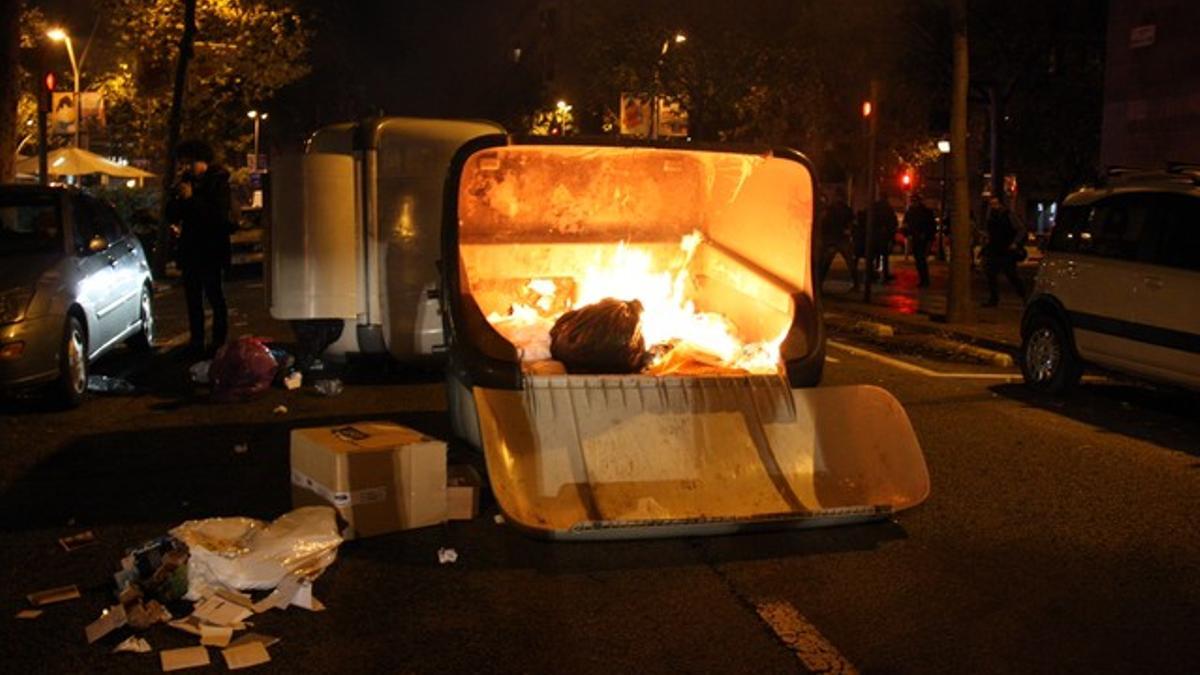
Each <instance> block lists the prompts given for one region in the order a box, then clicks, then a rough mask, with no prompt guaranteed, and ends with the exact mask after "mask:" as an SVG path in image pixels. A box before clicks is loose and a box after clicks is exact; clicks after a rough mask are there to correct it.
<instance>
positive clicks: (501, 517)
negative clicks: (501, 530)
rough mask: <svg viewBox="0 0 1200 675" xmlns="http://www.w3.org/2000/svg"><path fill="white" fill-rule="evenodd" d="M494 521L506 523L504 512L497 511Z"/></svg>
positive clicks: (493, 517)
mask: <svg viewBox="0 0 1200 675" xmlns="http://www.w3.org/2000/svg"><path fill="white" fill-rule="evenodd" d="M492 522H493V523H496V524H497V525H503V524H504V514H503V513H497V514H496V515H494V516H492Z"/></svg>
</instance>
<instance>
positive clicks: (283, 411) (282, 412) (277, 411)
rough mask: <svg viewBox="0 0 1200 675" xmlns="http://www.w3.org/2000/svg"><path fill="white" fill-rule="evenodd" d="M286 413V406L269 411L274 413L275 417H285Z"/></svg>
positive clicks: (279, 406) (278, 406)
mask: <svg viewBox="0 0 1200 675" xmlns="http://www.w3.org/2000/svg"><path fill="white" fill-rule="evenodd" d="M287 411H288V407H287V406H286V405H277V406H275V408H274V409H272V410H271V412H273V413H275V414H276V415H286V414H287Z"/></svg>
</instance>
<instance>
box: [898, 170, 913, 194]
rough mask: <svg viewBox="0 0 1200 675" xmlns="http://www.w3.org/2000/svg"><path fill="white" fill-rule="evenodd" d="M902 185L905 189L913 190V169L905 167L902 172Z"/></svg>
mask: <svg viewBox="0 0 1200 675" xmlns="http://www.w3.org/2000/svg"><path fill="white" fill-rule="evenodd" d="M900 187H901V188H903V189H904V190H911V189H912V187H913V174H912V169H905V170H904V171H902V172H901V173H900Z"/></svg>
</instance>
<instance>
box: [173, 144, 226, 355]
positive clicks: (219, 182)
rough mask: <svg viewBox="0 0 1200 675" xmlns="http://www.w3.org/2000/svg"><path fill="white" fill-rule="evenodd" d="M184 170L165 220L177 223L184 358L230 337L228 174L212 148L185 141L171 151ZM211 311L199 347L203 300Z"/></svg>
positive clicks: (209, 351)
mask: <svg viewBox="0 0 1200 675" xmlns="http://www.w3.org/2000/svg"><path fill="white" fill-rule="evenodd" d="M176 156H177V157H178V158H179V162H180V164H181V165H182V166H183V167H184V170H183V173H182V175H181V176H180V179H179V181H178V182H177V184H176V187H175V196H174V198H173V199H172V200H171V202H170V204H169V205H168V210H167V214H168V219H169V220H170V221H171V222H172V223H175V224H177V227H178V234H179V243H178V247H177V249H176V256H175V257H176V262H177V263H178V264H179V268H180V270H181V271H182V272H183V288H184V294H185V296H186V298H187V311H188V329H189V331H190V333H191V339H190V341H189V343H188V355H189V356H190V357H194V358H199V357H201V356H205V355H207V356H209V357H211V356H212V355H213V354H215V353H216V351H217V349H219V348H220V347H221V345H223V344H225V340H226V338H227V337H228V332H229V310H228V307H227V306H226V304H225V292H224V289H223V288H222V287H221V283H222V277H223V276H224V274H225V273H226V272H227V271H228V270H229V267H230V262H231V255H232V252H231V248H230V242H229V235H230V234H231V233H232V231H233V226H234V223H233V222H232V218H231V217H230V205H231V197H230V193H229V172H227V171H226V170H225V169H223V168H221V167H220V166H218V165H216V164H214V162H213V151H212V147H211V146H209V145H208V144H207V143H205V142H203V141H185V142H183V143H181V144H180V145H179V148H178V149H177V150H176ZM205 298H207V299H208V304H209V307H211V308H212V314H213V320H212V342H211V343H210V344H209V346H208V349H207V350H206V349H205V343H204V299H205Z"/></svg>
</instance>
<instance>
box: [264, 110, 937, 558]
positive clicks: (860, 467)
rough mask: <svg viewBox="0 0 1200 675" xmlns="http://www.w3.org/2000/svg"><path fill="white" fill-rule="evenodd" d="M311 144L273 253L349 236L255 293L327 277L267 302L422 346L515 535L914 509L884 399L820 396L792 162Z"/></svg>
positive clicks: (905, 443) (686, 152) (848, 516)
mask: <svg viewBox="0 0 1200 675" xmlns="http://www.w3.org/2000/svg"><path fill="white" fill-rule="evenodd" d="M447 124H448V123H447ZM333 138H345V139H348V140H347V142H345V143H340V144H339V143H332V142H330V139H333ZM314 139H316V140H315V141H314V143H313V144H312V145H311V146H310V149H309V154H308V155H306V156H305V157H303V158H300V160H299V161H298V163H296V164H295V166H296V167H297V170H296V171H295V172H293V173H294V174H296V175H310V176H317V175H322V176H326V177H325V178H322V179H321V180H320V181H316V182H310V184H309V185H308V186H304V185H297V186H293V188H292V189H288V187H287V186H284V185H279V184H277V185H274V186H273V190H274V191H275V192H276V194H277V195H279V196H280V198H282V195H284V194H290V195H293V196H299V197H301V199H296V198H294V197H293V198H292V199H291V201H290V202H288V203H286V204H284V208H282V209H281V208H278V206H276V207H275V208H274V212H275V214H276V215H275V221H276V228H277V231H276V232H275V233H273V235H272V238H273V239H278V238H280V237H288V236H289V233H287V232H280V231H279V227H280V222H281V221H282V220H285V219H290V222H298V223H304V224H305V225H304V227H305V228H306V231H307V234H305V236H306V237H307V239H306V241H315V240H316V239H320V238H321V237H316V239H314V236H313V235H312V233H313V232H320V231H322V230H323V229H325V228H326V227H327V226H326V224H325V221H326V220H329V219H330V218H334V220H333V221H330V223H331V226H333V227H336V228H337V229H338V231H339V232H341V233H342V234H341V235H339V236H338V237H336V238H330V237H324V238H325V239H329V241H330V242H332V243H334V244H337V245H336V246H325V245H322V246H320V247H317V248H314V249H312V250H309V251H304V252H301V251H294V252H285V253H286V254H285V255H282V256H280V255H274V256H273V258H272V265H275V266H276V267H275V269H274V270H273V272H272V276H273V278H274V279H275V280H276V281H277V282H278V281H283V280H285V279H288V278H289V275H291V274H293V272H292V270H296V275H297V276H298V277H304V275H308V274H310V273H311V271H312V270H320V271H322V274H326V275H327V276H328V277H329V278H330V279H331V280H335V281H336V280H341V282H342V284H343V286H344V288H343V291H344V292H342V294H341V295H340V296H338V298H337V299H336V301H332V300H331V299H330V298H329V297H327V296H321V295H320V294H319V292H323V291H322V290H321V289H324V288H325V286H324V285H323V284H322V283H321V282H320V280H319V279H316V278H313V279H307V278H304V279H297V281H296V283H287V284H282V283H280V284H277V285H276V286H275V287H274V290H273V291H272V298H273V311H274V312H275V313H276V315H277V316H280V318H289V319H292V320H294V321H297V323H303V322H310V323H313V322H322V321H327V320H333V321H334V322H336V323H340V324H344V326H345V327H346V328H348V329H351V330H345V331H344V333H343V332H342V331H338V332H339V334H342V335H343V338H342V339H341V340H340V341H339V344H341V345H344V344H346V340H345V335H347V334H348V335H352V336H354V335H356V336H357V337H358V343H359V346H360V347H362V346H363V345H365V344H367V343H368V342H369V340H368V339H367V338H369V336H371V335H381V336H382V337H383V340H382V342H383V343H386V350H387V351H389V352H390V353H391V354H392V355H393V356H394V357H396V358H398V359H401V360H408V359H409V358H412V357H413V356H414V349H413V345H414V344H418V345H419V344H436V345H439V348H438V350H437V351H439V352H441V351H445V352H446V354H447V355H448V359H449V364H448V392H449V402H450V408H451V416H452V423H453V428H454V430H455V432H456V433H457V434H458V435H459V436H461V437H462V438H465V439H467V440H468V441H470V442H471V443H472V444H473V445H475V446H476V447H478V448H480V449H481V450H482V451H483V453H484V454H485V457H486V460H487V469H488V474H489V480H490V482H491V487H492V490H493V492H494V493H495V495H496V498H497V501H498V502H499V505H500V507H501V509H502V510H503V511H504V514H505V516H506V518H507V521H508V522H511V523H513V524H514V525H516V526H518V527H521V528H523V529H525V530H526V531H528V532H530V533H535V534H540V535H544V536H550V537H556V538H622V537H634V536H674V535H681V534H709V533H722V532H731V531H737V530H743V529H753V528H759V527H781V526H793V527H810V526H820V525H831V524H839V523H849V522H856V521H863V520H870V519H877V518H882V517H886V516H887V515H888V514H890V513H892V512H895V511H897V510H900V509H904V508H908V507H911V506H914V505H916V504H919V503H920V502H921V501H923V500H924V499H925V497H926V496H927V495H928V492H929V477H928V472H927V470H926V467H925V462H924V458H923V456H922V453H921V450H920V447H919V445H918V443H917V441H916V437H915V435H914V433H913V430H912V427H911V425H910V423H909V421H908V418H907V416H906V415H905V413H904V411H903V409H902V408H901V406H900V405H899V403H898V402H897V401H896V400H895V399H894V398H893V397H892V396H891V395H890V394H888V393H887V392H886V391H884V390H882V389H879V388H876V387H869V386H852V387H823V388H817V387H816V385H817V384H818V383H819V382H820V379H821V371H822V368H823V365H824V328H823V322H822V319H821V313H820V307H819V299H818V297H817V295H816V293H815V291H814V285H813V280H812V276H813V272H812V269H811V264H810V260H811V251H810V248H811V245H812V231H813V174H812V169H811V166H810V164H809V163H808V161H807V160H806V159H805V158H804V157H803V156H802V155H800V154H798V153H795V152H792V151H786V150H768V149H763V148H759V149H752V150H745V149H732V148H729V147H723V146H713V147H703V146H695V145H692V144H688V145H685V146H681V145H662V146H657V145H647V144H637V143H633V144H621V143H612V142H611V141H600V142H589V143H582V142H577V141H573V140H572V139H557V140H551V139H519V138H514V137H511V136H506V135H503V134H499V133H489V132H487V130H486V129H485V128H482V127H480V126H461V125H460V126H446V125H441V124H435V123H434V122H431V121H428V120H405V119H402V118H394V119H386V120H372V121H370V122H368V123H364V125H362V127H361V128H356V127H354V126H353V125H349V126H345V127H337V128H335V129H333V130H332V131H323V132H318V134H317V135H315V136H314ZM322 139H324V140H322ZM349 139H354V140H353V142H349ZM381 139H382V140H381ZM388 139H391V140H390V141H389V140H388ZM431 144H433V145H431ZM431 148H432V149H431ZM388 167H390V168H388ZM388 171H391V172H393V173H395V174H396V175H397V176H398V175H399V174H404V175H405V176H406V177H405V178H404V179H403V180H386V177H387V175H388ZM405 172H407V173H405ZM283 173H284V172H281V175H280V176H277V181H276V182H277V183H280V181H279V180H278V179H279V178H283ZM408 174H413V175H412V176H409V175H408ZM334 183H336V184H337V185H338V189H337V190H328V191H327V192H326V193H324V194H328V195H331V196H329V197H328V198H326V197H324V196H323V193H321V192H315V191H314V190H313V187H315V186H318V185H320V184H331V185H332V184H334ZM333 195H338V196H336V197H335V196H333ZM434 203H436V204H438V208H437V209H433V208H431V204H434ZM406 205H407V206H406ZM285 227H286V226H285ZM431 237H432V238H434V239H435V240H440V255H437V254H436V251H437V247H433V248H430V247H429V242H430V241H431ZM290 238H291V239H294V240H299V237H297V236H291V237H290ZM335 239H336V240H337V241H334V240H335ZM389 242H390V243H389ZM406 242H407V243H406ZM419 242H423V243H420V252H421V255H416V254H415V253H414V255H413V256H409V257H404V256H405V254H404V253H403V252H404V251H406V250H409V249H406V248H404V246H409V247H410V248H411V250H412V251H414V252H415V251H417V250H418V249H417V248H412V247H413V246H416V245H417V243H419ZM343 249H345V250H343ZM289 256H290V257H289ZM313 258H316V260H313ZM334 258H340V259H341V260H343V261H344V262H343V263H336V264H335V261H334ZM401 262H402V263H403V264H404V265H407V267H403V269H402V268H401V267H397V265H399V264H400V263H401ZM343 268H344V269H343ZM372 270H375V271H374V272H373V271H372ZM434 270H436V272H434ZM431 273H432V274H433V277H434V279H435V281H434V282H432V283H431V282H430V281H429V277H430V276H431ZM375 275H385V276H386V277H387V280H386V281H384V280H378V281H374V280H373V279H375V278H376V277H375ZM438 277H440V279H439V278H438ZM356 280H357V281H356ZM406 280H407V281H406ZM397 284H399V286H403V288H401V289H398V286H397ZM305 288H307V289H314V290H313V292H312V293H310V294H309V295H308V296H304V297H295V300H296V301H295V302H290V301H289V300H290V298H291V297H292V296H289V295H288V294H289V293H291V292H292V291H291V289H305ZM431 302H432V303H434V304H435V306H436V313H440V315H441V317H440V318H441V322H440V323H441V325H440V326H437V328H440V329H441V330H437V328H434V324H433V323H432V322H431V321H430V320H429V317H430V316H431V312H430V311H429V304H430V303H431ZM285 307H286V308H287V309H286V311H281V308H285ZM414 309H419V311H416V312H414V311H413V310H414ZM405 326H407V327H408V328H404V327H405ZM435 333H436V334H435ZM334 346H335V347H337V346H338V345H334ZM416 351H421V350H416Z"/></svg>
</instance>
